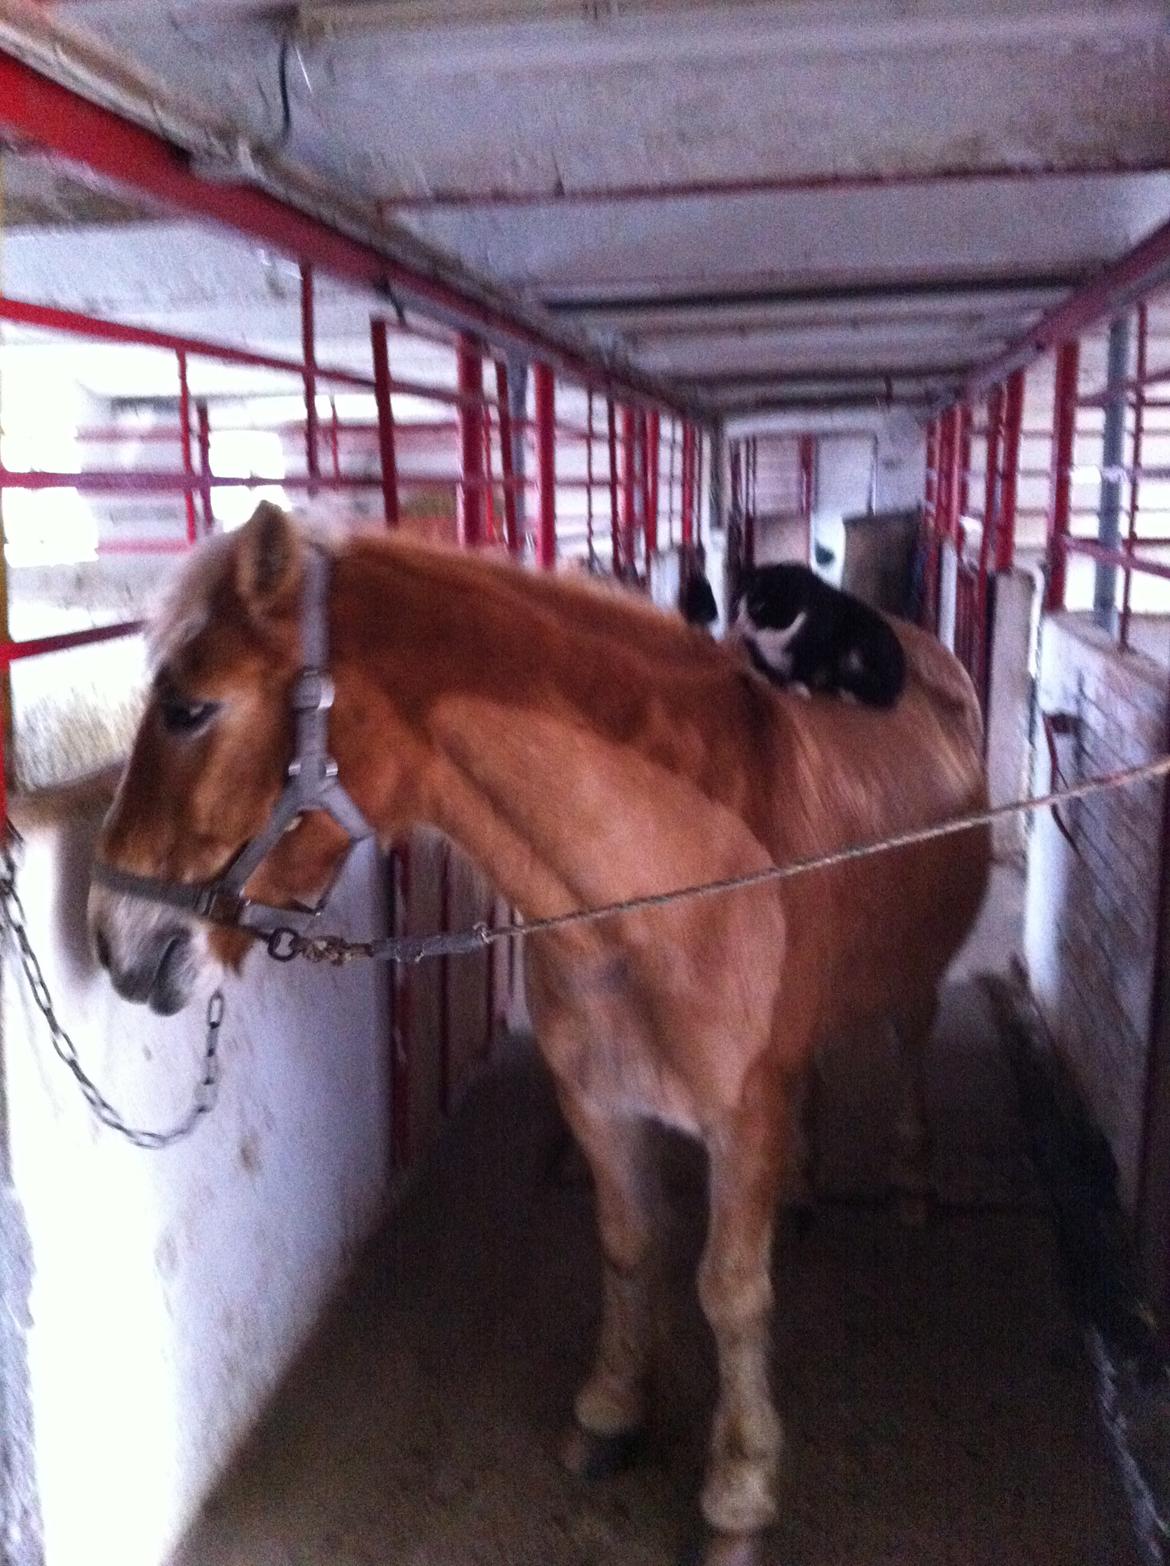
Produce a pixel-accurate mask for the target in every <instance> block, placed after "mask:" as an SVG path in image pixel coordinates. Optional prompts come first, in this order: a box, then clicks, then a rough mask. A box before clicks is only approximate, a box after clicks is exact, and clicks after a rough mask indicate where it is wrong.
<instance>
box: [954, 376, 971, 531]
mask: <svg viewBox="0 0 1170 1566" xmlns="http://www.w3.org/2000/svg"><path fill="white" fill-rule="evenodd" d="M972 424H973V420H972V414H971V404H970V403H967V402H964V403H960V404H959V439H958V448H957V450H958V458H957V462H956V467H957V470H958V490H957V495H956V503H955V528H956V532H957V530H958V529H959V528H961V527H962V525H963V518H964V517H965V516H966V515H967V513H968V512H969V511H970V509H971V430H972Z"/></svg>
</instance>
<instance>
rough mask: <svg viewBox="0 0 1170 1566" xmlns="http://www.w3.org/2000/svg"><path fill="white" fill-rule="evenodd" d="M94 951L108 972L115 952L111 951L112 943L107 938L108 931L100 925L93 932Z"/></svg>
mask: <svg viewBox="0 0 1170 1566" xmlns="http://www.w3.org/2000/svg"><path fill="white" fill-rule="evenodd" d="M93 952H94V956H95V957H96V958H97V960H98V962H99V963H101V965H102V967H103V968H104V969H105V970H106V972H107V973H108V972H109V970H110V962H111V959H112V955H113V954H112V953H111V951H110V943H109V940H108V939H107V938H106V932H105V931H104V930H103V929H102V928H101V927H100V926H99V927H98V928H97V929H96V930H95V931H94V932H93Z"/></svg>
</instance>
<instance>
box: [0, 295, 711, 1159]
mask: <svg viewBox="0 0 1170 1566" xmlns="http://www.w3.org/2000/svg"><path fill="white" fill-rule="evenodd" d="M0 320H3V321H9V322H11V323H13V324H14V325H17V326H19V327H21V328H23V329H24V330H26V331H29V332H34V333H39V332H45V333H50V332H51V333H54V334H57V335H62V334H63V335H66V336H68V337H71V338H74V339H79V340H86V341H96V342H102V343H108V344H112V345H117V346H122V347H126V348H128V349H129V348H135V349H141V348H147V349H154V350H158V351H159V352H164V353H169V354H171V355H173V358H174V363H175V370H176V377H175V403H174V408H175V416H174V418H173V422H166V421H165V420H164V421H162V422H155V423H152V424H148V425H145V426H143V427H139V426H137V425H136V424H135V423H134V422H128V421H121V420H118V419H116V418H115V419H113V420H111V421H109V422H107V423H104V424H91V425H89V426H86V427H82V428H78V429H75V430H72V431H69V432H68V433H69V435H70V438H71V439H72V441H73V442H74V443H75V445H76V447H77V449H78V450H79V452H80V453H81V457H82V460H81V461H80V463H79V464H78V466H79V471H76V472H75V471H51V470H47V469H33V468H21V467H12V466H4V465H2V464H0V494H2V493H3V491H5V490H9V491H17V490H20V491H25V492H30V493H37V492H44V493H49V492H53V491H56V490H61V489H69V490H73V491H75V492H77V493H78V494H80V495H83V496H87V497H91V498H94V499H97V498H99V497H122V498H130V497H138V498H141V499H148V498H150V497H157V498H159V499H160V500H167V501H169V502H172V503H177V505H178V512H177V515H176V521H175V527H174V530H173V532H167V531H160V529H159V528H158V525H157V521H155V522H154V523H153V524H152V525H151V527H150V530H149V532H146V533H142V534H137V535H134V536H129V535H125V534H122V535H120V534H118V533H117V532H115V531H114V530H113V527H112V525H109V524H107V525H104V526H102V527H101V529H100V531H99V537H98V545H97V547H98V552H99V553H101V554H111V555H135V554H150V555H176V554H181V553H183V552H185V551H186V550H188V549H190V548H191V547H192V546H193V545H194V544H195V543H196V542H197V541H198V539H199V538H200V537H201V536H202V535H204V534H206V533H208V532H210V531H212V530H213V529H214V528H215V527H216V526H217V525H218V523H217V513H216V504H217V497H218V496H220V495H221V494H225V493H232V492H241V491H247V490H254V489H258V488H268V487H276V488H279V489H281V490H283V491H285V492H287V493H292V494H296V495H298V496H304V497H306V498H308V499H311V498H312V497H314V496H317V495H322V494H326V493H329V492H333V493H335V494H337V495H340V496H348V497H350V500H351V501H352V502H353V503H354V504H362V505H368V504H372V505H373V506H374V507H375V508H376V512H377V513H378V514H380V515H381V516H382V517H383V518H384V520H385V523H386V525H388V526H390V527H408V526H409V527H413V528H420V527H421V528H423V529H424V530H428V529H429V530H430V531H437V532H439V533H440V534H441V536H443V537H446V538H449V539H450V540H451V541H452V542H457V543H459V544H460V545H462V546H463V547H477V546H481V545H482V546H488V547H491V546H496V547H500V548H503V549H506V550H508V551H509V552H510V553H513V554H516V555H522V554H526V553H528V554H530V555H531V557H532V558H533V559H534V560H535V562H536V563H537V564H538V565H539V566H541V567H543V568H546V569H547V568H551V567H552V566H554V565H555V563H556V561H557V557H558V553H560V552H562V551H563V552H564V553H565V554H576V553H579V552H583V553H584V554H585V555H586V557H587V558H590V559H591V561H596V560H597V559H598V556H597V551H596V548H595V543H596V534H597V533H598V531H600V530H601V529H603V528H604V527H606V526H608V527H609V529H610V532H611V554H612V558H613V560H614V562H615V564H617V565H619V566H620V568H621V569H622V570H623V571H625V572H627V573H628V574H629V575H630V576H631V577H634V576H636V574H637V571H636V568H637V567H640V568H641V573H642V575H643V576H644V575H645V573H646V572H648V571H649V570H650V569H651V568H652V564H653V561H654V559H655V556H656V552H657V547H658V543H659V537H660V529H662V528H665V531H666V532H667V534H668V536H669V537H670V538H672V539H673V536H674V530H675V527H676V524H677V527H678V530H679V533H680V537H682V538H684V539H688V540H689V539H693V538H695V537H697V536H698V531H699V527H700V522H699V496H700V473H701V461H702V442H701V436H700V433H699V431H698V430H697V428H696V427H695V425H694V424H692V423H691V422H689V421H688V420H685V419H682V418H680V417H678V416H676V415H673V414H670V413H667V414H665V416H664V415H663V413H662V412H660V411H659V410H657V409H649V410H647V409H645V408H644V407H643V406H640V405H639V406H635V405H634V404H633V403H626V402H615V400H614V398H613V397H612V396H607V397H606V399H605V401H606V419H605V422H604V424H603V423H602V421H601V420H599V419H598V418H597V417H596V416H595V413H596V410H595V400H596V394H595V392H594V391H593V390H592V389H591V388H581V387H579V386H577V385H575V384H574V383H572V382H570V381H565V380H559V379H558V377H557V376H556V374H555V373H554V371H553V369H552V368H551V366H550V365H548V364H546V363H537V364H535V365H534V366H533V375H532V381H533V403H532V412H531V416H529V415H527V414H525V413H523V412H522V411H521V416H520V417H516V412H517V409H518V408H519V406H520V405H519V403H517V402H516V401H515V390H516V389H515V388H513V386H512V384H511V381H510V376H509V369H508V366H507V365H506V364H505V363H504V362H502V361H499V360H496V361H493V365H492V368H493V374H492V376H491V377H490V390H489V388H488V385H487V384H486V383H487V381H488V379H489V378H488V377H487V376H486V375H485V359H486V358H488V356H489V350H487V349H486V348H485V346H484V345H483V344H482V343H481V342H480V341H479V340H478V339H476V338H474V337H471V336H469V335H467V334H463V335H461V336H459V335H456V334H455V333H454V332H453V331H444V330H441V329H438V328H435V327H433V326H431V325H425V326H423V327H422V328H421V330H417V329H416V327H415V324H414V322H413V320H412V321H411V322H410V323H409V324H406V323H404V322H403V321H401V320H389V319H384V318H382V317H381V316H375V317H374V318H373V320H372V321H371V327H370V350H369V355H370V363H369V368H368V369H366V368H364V367H362V368H355V367H353V366H352V365H344V366H339V365H330V364H328V363H324V362H322V361H321V360H320V359H319V357H318V353H317V322H316V312H315V308H314V282H313V271H312V268H311V267H310V266H308V265H306V266H305V267H304V268H303V269H302V273H301V287H300V294H299V326H300V337H301V355H300V357H293V356H289V355H280V354H271V353H263V352H254V351H252V350H250V349H247V348H242V347H238V346H235V345H231V344H225V343H219V342H215V341H212V340H209V339H203V338H198V337H193V336H180V335H178V334H175V333H170V332H160V331H155V330H152V329H148V328H141V327H136V326H133V325H130V324H128V323H124V322H112V321H107V320H104V319H102V318H100V317H97V316H93V315H86V314H83V313H80V312H73V311H68V310H62V309H57V308H55V307H48V306H41V305H37V304H33V303H30V302H29V301H25V300H13V299H7V298H3V297H0ZM416 337H419V338H422V339H423V340H424V341H425V342H426V343H427V344H428V345H429V347H430V348H431V349H432V350H433V349H434V348H435V347H436V346H437V347H440V348H445V349H446V351H447V352H446V355H445V356H444V355H443V354H439V355H437V356H436V355H435V354H434V353H433V352H432V354H431V361H430V362H437V363H438V364H439V368H438V369H437V370H436V371H435V372H434V379H432V380H426V379H422V378H420V377H419V375H417V374H415V373H410V372H409V370H408V371H407V372H406V373H402V372H401V370H400V364H401V361H400V360H399V358H398V356H399V354H400V353H405V352H408V351H410V350H412V349H413V346H414V345H413V343H412V339H414V338H416ZM208 363H210V364H215V365H221V366H230V367H233V368H247V369H249V370H252V371H256V372H257V373H258V375H259V377H260V379H261V381H263V382H264V383H265V389H263V390H261V391H259V392H256V393H253V392H248V393H246V394H241V396H244V397H246V398H247V399H249V412H248V417H247V419H246V421H245V422H241V423H231V422H224V409H225V407H227V403H225V401H224V400H223V399H216V398H213V397H210V396H206V395H197V394H196V392H195V390H194V387H193V384H192V382H193V371H194V368H195V366H196V365H200V366H205V365H207V364H208ZM444 377H445V378H444ZM195 384H196V385H198V383H197V382H196V383H195ZM338 394H345V395H347V396H350V397H355V396H356V397H358V398H368V399H369V402H368V413H365V412H363V413H362V414H360V415H358V416H353V415H352V414H349V415H347V416H345V417H342V416H341V415H340V414H339V411H338V403H337V395H338ZM288 396H296V397H298V398H299V400H300V402H301V405H302V414H301V417H299V418H290V417H289V416H288V414H287V410H286V409H285V407H284V404H283V400H284V399H287V397H288ZM272 397H277V398H280V399H282V401H281V406H280V416H279V417H274V418H272V419H270V420H267V421H266V420H265V416H264V413H263V404H264V402H265V400H266V399H267V398H272ZM326 399H327V400H326ZM578 402H579V403H580V412H579V413H578V412H577V407H576V404H577V403H578ZM258 409H259V410H260V411H257V410H258ZM420 413H421V414H424V415H425V416H423V417H420V416H419V415H420ZM619 420H620V424H621V432H622V433H621V438H620V439H619V436H618V430H617V423H618V421H619ZM229 431H238V432H243V433H253V434H259V433H264V434H265V435H267V436H273V437H277V438H278V439H279V449H280V452H281V455H282V459H283V463H284V465H285V466H286V469H287V470H286V471H283V472H280V473H277V472H272V473H270V474H265V475H258V474H249V475H247V476H240V475H237V474H231V473H225V472H221V471H217V468H216V466H215V460H214V459H215V451H216V442H217V439H218V438H219V436H220V435H221V434H226V433H228V432H229ZM103 448H106V449H105V450H103ZM111 448H112V450H113V453H114V460H113V461H111V460H110V449H111ZM167 448H170V449H172V450H173V451H174V454H175V456H174V461H173V465H169V466H168V465H167V462H166V450H167ZM676 453H681V463H680V467H679V473H678V482H677V483H676V474H675V459H676ZM0 455H2V453H0ZM98 455H100V457H101V460H100V461H96V462H91V461H89V460H87V459H88V458H89V457H90V456H98ZM144 455H146V456H147V457H148V462H149V465H145V464H142V465H138V464H140V462H141V458H142V457H143V456H144ZM664 464H665V468H664ZM619 476H620V477H621V479H622V481H623V489H622V494H621V496H620V497H619ZM526 501H528V502H531V509H527V510H526V507H525V502H526ZM578 503H580V506H581V511H580V516H579V518H578V514H577V511H576V507H577V505H578ZM525 514H527V515H528V516H531V517H534V518H535V527H534V531H533V533H532V535H531V536H530V537H526V536H525V527H524V525H523V520H522V519H523V517H524V515H525ZM582 546H583V548H582ZM138 629H139V626H138V624H137V622H133V621H122V622H119V623H118V624H116V625H109V626H97V627H93V628H87V629H84V630H79V631H73V632H68V633H64V634H60V635H55V636H47V637H40V638H36V639H32V640H27V641H20V642H17V641H12V640H9V641H7V642H0V667H3V668H4V669H5V670H7V669H8V668H9V667H10V666H11V665H12V664H14V663H17V662H20V661H22V660H25V659H28V658H32V657H36V656H39V655H42V654H45V653H51V652H59V651H66V650H69V649H71V648H79V647H84V646H88V645H91V644H96V643H99V642H107V641H111V640H114V639H117V638H123V637H127V636H131V635H133V634H134V633H135V632H136V631H137V630H138ZM3 771H4V768H3V767H2V766H0V773H3ZM5 788H6V784H5V782H4V780H3V778H0V811H4V812H6V804H7V798H6V792H4V790H5ZM434 873H435V874H436V875H437V877H438V887H437V891H438V897H439V904H440V910H441V911H443V910H445V911H446V917H447V918H448V919H450V918H451V917H453V901H452V897H453V892H452V881H451V875H452V869H451V858H450V855H448V854H444V855H443V856H442V857H441V859H440V860H439V861H438V863H437V865H436V867H435V872H434ZM423 890H424V888H423V885H422V882H421V880H420V872H419V867H418V865H417V863H413V862H412V855H411V851H410V849H409V847H402V848H399V849H398V850H397V851H396V852H395V854H394V855H393V857H392V862H391V866H390V871H389V876H388V887H387V910H388V918H389V919H390V920H391V922H392V924H393V926H394V928H395V929H396V930H398V932H399V933H407V931H406V926H407V925H408V923H409V921H410V917H411V915H410V910H411V904H412V898H416V899H417V897H418V896H419V895H420V893H421V892H422V891H423ZM491 911H492V912H494V902H493V909H492V910H491ZM465 913H466V910H460V911H459V917H460V918H463V917H465ZM483 961H484V1007H485V1011H486V1016H487V1021H488V1026H487V1029H486V1037H485V1042H484V1049H485V1050H486V1049H488V1048H490V1042H491V1037H492V1035H493V1033H494V1029H495V1021H496V1008H497V1006H498V1005H499V1004H500V1000H501V995H500V992H499V989H498V986H497V983H496V975H495V968H494V962H493V960H491V958H490V957H487V956H485V958H484V959H483ZM514 971H515V968H514V964H513V962H512V961H511V960H509V966H508V972H509V975H511V974H513V973H514ZM452 978H453V976H452V973H451V972H450V970H449V968H448V967H447V965H444V968H443V971H442V972H441V973H440V975H439V984H440V996H439V1012H438V1016H439V1019H440V1023H439V1038H438V1039H437V1040H436V1041H435V1042H436V1044H437V1047H438V1049H439V1055H440V1059H439V1071H440V1078H441V1094H440V1097H441V1101H442V1107H443V1108H444V1109H445V1108H446V1107H448V1106H449V1105H450V1104H451V1103H452V1102H453V1101H454V1098H455V1096H456V1095H457V1093H458V1091H459V1088H460V1086H461V1083H460V1082H459V1081H457V1080H456V1077H455V1074H454V1072H455V1068H454V1057H453V1053H452V1052H453V1049H454V1047H455V1046H454V1042H453V1041H454V1013H453V1010H452V1007H453V1000H452V994H453V991H452ZM388 983H389V985H390V1004H391V1015H392V1027H391V1032H392V1060H391V1082H392V1095H393V1109H392V1126H391V1142H392V1158H393V1162H394V1164H395V1167H398V1168H401V1167H405V1166H406V1165H407V1164H408V1163H410V1162H411V1160H412V1159H413V1157H414V1155H415V1152H416V1146H415V1142H416V1137H417V1129H418V1127H417V1121H416V1115H415V1109H414V1107H413V1106H412V1087H413V1083H414V1072H415V1066H416V1056H417V1051H418V1047H419V1040H418V1038H417V1035H416V1029H417V1023H416V1012H417V1010H418V996H417V994H416V993H415V990H414V987H413V981H412V975H411V973H410V971H409V969H406V968H401V967H395V968H394V970H393V972H392V975H391V977H390V978H389V980H388ZM461 1058H464V1059H466V1058H467V1057H466V1051H464V1052H463V1055H462V1056H461Z"/></svg>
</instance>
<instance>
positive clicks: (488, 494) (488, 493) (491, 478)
mask: <svg viewBox="0 0 1170 1566" xmlns="http://www.w3.org/2000/svg"><path fill="white" fill-rule="evenodd" d="M482 433H483V505H484V536H485V538H486V539H487V540H488V541H489V542H490V543H493V544H494V543H498V542H499V537H500V530H499V526H498V525H497V522H496V485H495V471H494V469H493V467H492V420H491V415H490V414H489V413H488V410H487V409H486V408H485V409H484V410H483V414H482Z"/></svg>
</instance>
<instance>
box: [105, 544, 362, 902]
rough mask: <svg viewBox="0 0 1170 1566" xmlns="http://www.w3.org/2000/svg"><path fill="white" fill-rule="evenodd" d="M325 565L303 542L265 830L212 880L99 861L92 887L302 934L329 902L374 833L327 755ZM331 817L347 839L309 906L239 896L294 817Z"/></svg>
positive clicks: (329, 698) (325, 558) (329, 690)
mask: <svg viewBox="0 0 1170 1566" xmlns="http://www.w3.org/2000/svg"><path fill="white" fill-rule="evenodd" d="M329 567H330V559H329V555H328V554H327V553H326V551H325V550H324V549H322V548H320V547H319V546H318V545H315V544H314V545H310V546H309V548H308V549H307V550H306V552H305V570H304V583H303V586H302V589H301V656H302V658H303V660H304V663H303V666H302V668H301V671H300V673H299V674H298V675H297V678H296V680H295V682H294V684H293V688H292V695H291V706H292V710H293V719H294V734H293V756H292V760H291V761H290V762H289V765H288V771H287V774H286V776H285V784H284V788H283V789H282V790H281V793H280V797H279V798H278V799H277V801H276V804H275V805H274V806H273V809H272V814H271V815H270V816H269V818H268V821H267V823H266V824H265V826H264V827H263V828H262V829H261V830H260V831H259V832H258V833H257V834H256V836H255V837H253V838H250V839H249V840H248V842H247V843H245V844H244V846H243V848H241V850H240V851H239V853H238V854H237V855H236V857H235V858H234V859H233V860H232V862H231V864H230V865H228V867H227V869H226V870H225V871H224V872H223V874H222V875H220V876H217V877H216V879H215V880H213V881H202V882H196V883H193V884H191V883H184V882H178V881H164V880H161V879H159V878H156V877H155V876H148V875H135V874H133V873H132V872H131V871H129V870H118V869H116V868H115V867H114V866H113V865H107V864H103V863H102V862H101V861H100V860H99V861H98V862H97V863H96V864H95V865H94V869H93V879H94V880H95V881H96V882H97V883H98V885H99V886H104V887H108V888H109V890H111V891H114V892H125V893H128V894H129V895H130V896H132V897H142V898H145V899H146V900H147V901H149V902H153V903H163V904H165V905H166V906H167V907H170V908H179V909H182V910H183V911H184V912H187V913H193V914H195V915H196V916H197V917H199V918H201V919H211V920H214V921H215V922H216V923H219V924H234V925H241V926H243V927H244V928H246V929H266V928H267V927H268V926H269V925H271V923H272V922H273V921H274V920H275V921H276V922H277V923H278V924H279V925H281V926H282V927H286V928H289V929H293V930H304V929H306V928H307V927H308V926H309V925H311V924H312V922H313V920H314V919H316V918H317V917H318V915H319V914H320V913H321V911H322V909H323V908H324V907H325V904H326V902H327V901H328V899H329V894H330V892H332V890H333V886H334V885H335V884H336V880H337V874H339V873H340V871H341V868H342V866H343V865H344V863H345V860H346V859H347V858H348V857H349V852H350V850H351V849H352V848H353V846H354V845H355V844H356V843H360V842H362V841H363V840H364V839H366V838H369V837H373V836H374V829H373V827H372V826H371V825H370V823H369V822H368V821H367V820H366V818H365V816H363V815H362V813H361V811H360V810H359V809H358V807H357V805H356V804H355V803H354V801H353V799H352V798H351V797H350V795H349V793H348V792H347V790H346V789H345V788H344V787H343V786H342V784H341V782H340V781H339V780H338V776H337V763H336V762H335V761H334V759H333V757H332V756H331V755H330V754H329V709H330V708H331V707H332V705H333V681H332V680H331V679H330V677H329V674H328V662H329V621H328V597H329ZM318 810H320V811H323V812H324V813H325V814H326V815H327V816H330V817H331V818H332V819H333V820H334V821H336V823H337V825H338V826H339V827H340V828H341V830H342V831H343V832H344V833H345V835H346V837H347V838H348V839H349V843H348V846H347V848H346V850H345V852H344V853H343V855H342V858H341V861H340V862H339V864H338V867H337V873H335V875H334V877H333V879H332V881H331V882H330V884H329V886H328V887H327V888H326V890H325V892H324V894H323V895H322V897H321V899H320V900H319V902H318V903H317V904H316V906H315V907H312V908H306V907H294V908H274V907H272V906H270V905H269V904H267V903H258V902H254V901H253V900H252V899H251V898H248V897H245V896H244V887H245V886H246V885H247V882H248V879H249V877H250V876H251V875H252V874H253V872H254V871H255V870H256V869H257V867H258V866H259V865H260V863H261V861H262V860H263V859H265V858H266V857H267V856H268V854H270V853H271V852H272V850H273V848H274V847H275V846H276V844H277V843H278V842H279V840H280V838H281V837H282V836H283V835H284V833H285V832H286V831H287V830H288V829H289V827H290V826H291V825H292V824H293V823H294V822H295V821H296V820H297V819H298V818H299V817H301V816H305V815H309V814H311V813H312V812H313V811H318Z"/></svg>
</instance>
